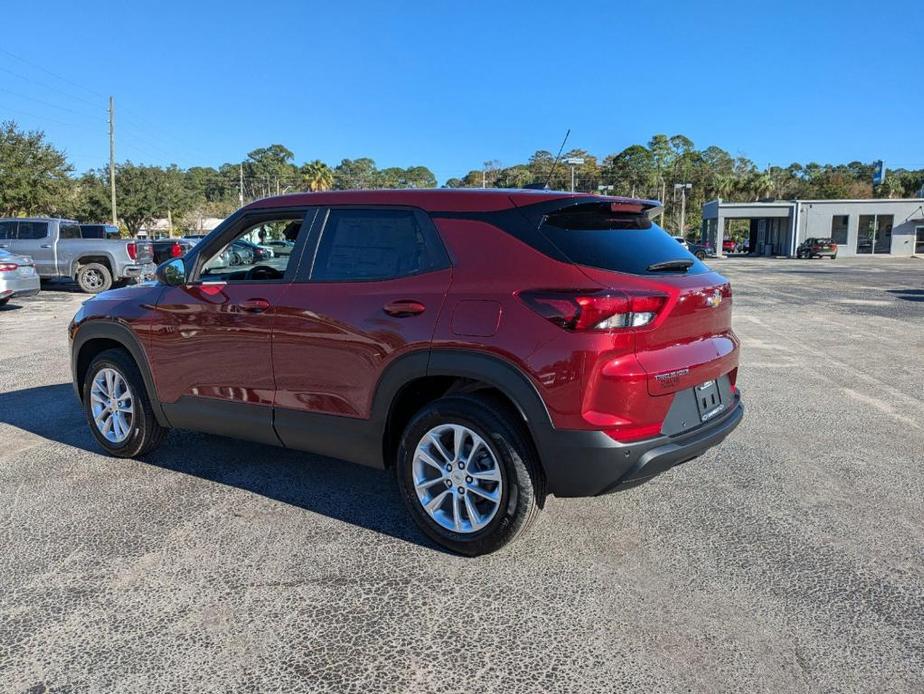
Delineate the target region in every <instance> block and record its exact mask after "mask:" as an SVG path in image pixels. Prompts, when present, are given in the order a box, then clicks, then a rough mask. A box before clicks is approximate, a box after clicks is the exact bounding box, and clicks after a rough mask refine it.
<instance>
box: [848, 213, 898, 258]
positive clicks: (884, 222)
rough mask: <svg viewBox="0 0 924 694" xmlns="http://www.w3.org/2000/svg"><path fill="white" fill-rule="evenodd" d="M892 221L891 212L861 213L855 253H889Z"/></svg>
mask: <svg viewBox="0 0 924 694" xmlns="http://www.w3.org/2000/svg"><path fill="white" fill-rule="evenodd" d="M893 221H894V215H891V214H880V215H875V214H861V215H860V228H859V229H858V230H857V253H891V252H892V222H893Z"/></svg>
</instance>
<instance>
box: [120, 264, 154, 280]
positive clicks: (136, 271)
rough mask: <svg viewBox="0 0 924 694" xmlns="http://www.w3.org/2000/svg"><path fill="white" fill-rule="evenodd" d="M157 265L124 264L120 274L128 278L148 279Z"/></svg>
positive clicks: (152, 275)
mask: <svg viewBox="0 0 924 694" xmlns="http://www.w3.org/2000/svg"><path fill="white" fill-rule="evenodd" d="M156 270H157V266H156V265H155V264H154V263H145V264H144V265H126V266H125V267H123V268H122V276H123V277H125V278H128V279H140V280H149V279H153V278H154V273H155V272H156Z"/></svg>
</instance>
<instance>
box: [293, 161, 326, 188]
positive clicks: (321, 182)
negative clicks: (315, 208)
mask: <svg viewBox="0 0 924 694" xmlns="http://www.w3.org/2000/svg"><path fill="white" fill-rule="evenodd" d="M300 172H301V176H302V181H303V182H304V183H305V186H307V188H308V190H310V191H311V192H312V193H317V192H318V191H322V190H330V189H331V188H332V187H333V185H334V172H333V170H332V169H331V168H330V167H329V166H328V165H327V164H325V163H324V162H323V161H321V160H320V159H315V160H314V161H312V162H309V163H308V164H305V165H304V166H302V168H301V170H300Z"/></svg>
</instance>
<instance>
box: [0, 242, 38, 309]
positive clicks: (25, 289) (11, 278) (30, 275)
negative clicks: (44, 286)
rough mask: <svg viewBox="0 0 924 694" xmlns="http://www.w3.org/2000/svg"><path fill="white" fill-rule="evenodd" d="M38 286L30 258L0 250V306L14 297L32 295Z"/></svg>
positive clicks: (35, 292)
mask: <svg viewBox="0 0 924 694" xmlns="http://www.w3.org/2000/svg"><path fill="white" fill-rule="evenodd" d="M40 287H41V284H40V280H39V276H38V273H37V272H36V271H35V265H34V264H33V263H32V258H30V257H28V256H25V255H13V254H12V253H9V252H7V251H4V250H0V306H5V305H6V304H7V302H8V301H9V300H10V299H12V298H14V297H22V296H34V295H36V294H38V293H39V289H40Z"/></svg>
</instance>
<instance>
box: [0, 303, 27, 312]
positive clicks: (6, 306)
mask: <svg viewBox="0 0 924 694" xmlns="http://www.w3.org/2000/svg"><path fill="white" fill-rule="evenodd" d="M21 308H22V304H14V303H9V304H4V305H3V306H0V313H3V312H5V311H18V310H19V309H21Z"/></svg>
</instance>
